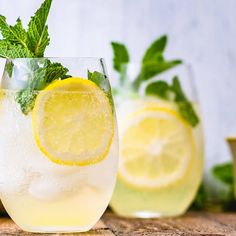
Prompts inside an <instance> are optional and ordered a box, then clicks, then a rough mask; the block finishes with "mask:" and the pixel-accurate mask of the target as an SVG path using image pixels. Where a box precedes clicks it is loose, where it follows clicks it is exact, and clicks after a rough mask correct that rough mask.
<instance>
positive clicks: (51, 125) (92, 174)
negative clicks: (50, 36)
mask: <svg viewBox="0 0 236 236" xmlns="http://www.w3.org/2000/svg"><path fill="white" fill-rule="evenodd" d="M52 63H61V65H63V67H64V68H67V69H68V72H67V73H66V76H65V73H64V72H63V71H62V72H60V71H61V70H62V68H61V65H60V64H53V66H51V65H52ZM45 68H46V69H45ZM50 68H51V70H50ZM55 68H56V69H55ZM93 73H95V75H94V74H93ZM58 74H59V75H60V76H59V77H60V80H57V81H52V80H54V79H55V78H57V77H58ZM93 75H94V76H95V77H93ZM99 76H100V77H99ZM71 77H73V78H71ZM81 78H82V79H81ZM96 79H97V80H96ZM92 81H94V82H92ZM45 85H46V86H45ZM36 88H37V89H39V90H37V91H36ZM40 89H41V90H40ZM32 99H33V103H32V104H31V103H30V102H32ZM29 104H30V105H29ZM0 107H1V108H0V109H1V116H0V137H1V138H0V197H1V200H2V203H3V205H4V207H5V208H6V211H7V212H8V214H9V215H10V216H11V218H12V219H13V220H14V221H15V222H16V223H17V224H18V225H19V226H20V227H21V228H22V229H23V230H26V231H31V232H46V233H49V232H81V231H87V230H89V229H91V227H93V226H94V224H95V223H96V222H97V221H98V220H99V218H100V217H101V215H102V214H103V212H104V211H105V209H106V207H107V205H108V203H109V201H110V198H111V195H112V192H113V188H114V186H115V180H116V172H117V166H118V141H117V140H118V138H117V126H116V116H115V110H114V106H113V101H112V96H111V91H110V84H109V80H108V78H107V73H106V70H105V65H104V61H103V59H96V58H40V59H12V60H7V61H6V65H5V70H4V75H3V77H2V83H1V98H0ZM26 108H27V109H29V110H30V111H29V110H27V109H26ZM24 113H25V114H24Z"/></svg>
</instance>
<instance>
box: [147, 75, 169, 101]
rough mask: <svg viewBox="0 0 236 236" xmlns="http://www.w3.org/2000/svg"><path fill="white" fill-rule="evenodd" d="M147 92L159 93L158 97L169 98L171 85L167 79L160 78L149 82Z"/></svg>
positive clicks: (149, 93)
mask: <svg viewBox="0 0 236 236" xmlns="http://www.w3.org/2000/svg"><path fill="white" fill-rule="evenodd" d="M145 92H146V94H147V95H157V96H158V97H160V98H162V99H166V100H167V99H168V98H169V92H170V87H169V84H168V83H167V82H166V81H163V80H158V81H155V82H153V83H151V84H148V86H147V87H146V91H145Z"/></svg>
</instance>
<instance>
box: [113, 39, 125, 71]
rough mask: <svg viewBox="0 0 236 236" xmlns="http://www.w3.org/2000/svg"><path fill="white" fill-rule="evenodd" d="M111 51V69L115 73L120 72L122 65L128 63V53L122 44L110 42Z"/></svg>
mask: <svg viewBox="0 0 236 236" xmlns="http://www.w3.org/2000/svg"><path fill="white" fill-rule="evenodd" d="M111 46H112V49H113V55H114V57H113V67H114V69H115V70H116V71H118V72H121V71H122V65H123V64H125V63H128V62H129V53H128V50H127V48H126V46H125V45H124V44H121V43H117V42H112V43H111Z"/></svg>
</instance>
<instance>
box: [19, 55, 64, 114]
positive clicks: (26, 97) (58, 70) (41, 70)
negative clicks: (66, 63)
mask: <svg viewBox="0 0 236 236" xmlns="http://www.w3.org/2000/svg"><path fill="white" fill-rule="evenodd" d="M29 71H30V72H31V74H30V75H29V76H30V79H29V82H28V85H27V87H26V88H25V89H22V90H20V91H19V92H18V93H17V94H16V97H15V100H16V102H17V103H18V104H19V105H20V108H21V111H22V112H23V113H24V114H25V115H27V114H28V113H29V112H30V111H31V110H32V109H33V107H34V103H35V99H36V97H37V93H38V92H39V90H42V89H44V88H45V87H47V86H48V85H49V84H50V83H51V82H53V81H54V80H59V79H65V78H68V76H67V72H68V69H67V68H65V67H63V66H62V65H61V64H60V63H52V62H50V60H45V64H44V66H43V67H40V66H39V65H38V61H37V60H34V59H33V60H32V61H31V63H30V65H29Z"/></svg>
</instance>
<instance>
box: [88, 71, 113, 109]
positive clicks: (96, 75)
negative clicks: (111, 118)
mask: <svg viewBox="0 0 236 236" xmlns="http://www.w3.org/2000/svg"><path fill="white" fill-rule="evenodd" d="M88 79H89V80H91V81H92V82H94V83H95V84H96V85H97V86H98V87H99V88H100V89H101V90H103V91H104V92H105V94H106V95H107V97H108V99H109V102H110V104H111V107H112V110H113V109H114V108H113V107H114V103H113V98H112V93H111V86H110V83H109V81H108V79H107V77H106V76H105V75H104V74H102V73H100V72H98V71H94V72H90V71H88Z"/></svg>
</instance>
